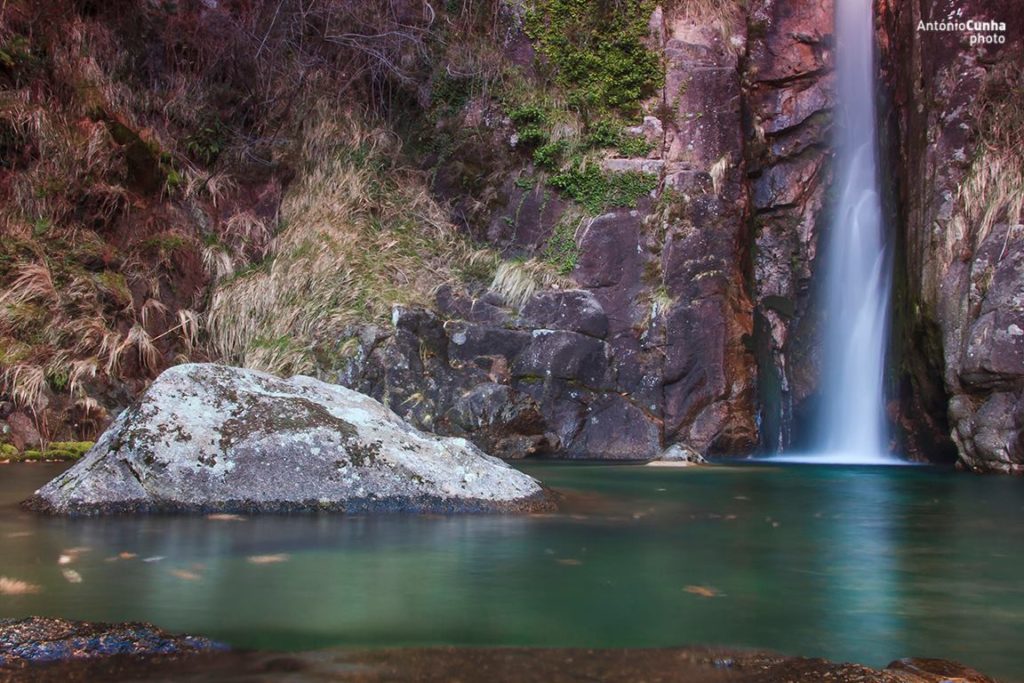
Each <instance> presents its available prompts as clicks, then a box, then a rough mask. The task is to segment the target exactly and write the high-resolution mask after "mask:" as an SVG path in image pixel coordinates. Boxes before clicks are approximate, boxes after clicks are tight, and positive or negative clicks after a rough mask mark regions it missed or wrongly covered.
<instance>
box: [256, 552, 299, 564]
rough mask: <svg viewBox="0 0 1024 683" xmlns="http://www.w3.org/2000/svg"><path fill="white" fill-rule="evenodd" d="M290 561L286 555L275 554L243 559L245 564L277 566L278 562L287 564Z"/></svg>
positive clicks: (289, 557)
mask: <svg viewBox="0 0 1024 683" xmlns="http://www.w3.org/2000/svg"><path fill="white" fill-rule="evenodd" d="M290 559H291V556H290V555H288V553H277V554H276V555H250V556H249V557H247V558H245V561H246V562H249V563H250V564H277V563H278V562H287V561H288V560H290Z"/></svg>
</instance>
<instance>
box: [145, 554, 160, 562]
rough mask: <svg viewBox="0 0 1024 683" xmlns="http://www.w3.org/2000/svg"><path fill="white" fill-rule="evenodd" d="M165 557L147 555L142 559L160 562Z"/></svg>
mask: <svg viewBox="0 0 1024 683" xmlns="http://www.w3.org/2000/svg"><path fill="white" fill-rule="evenodd" d="M163 559H164V556H163V555H154V556H153V557H145V558H143V559H142V561H143V562H160V561H161V560H163Z"/></svg>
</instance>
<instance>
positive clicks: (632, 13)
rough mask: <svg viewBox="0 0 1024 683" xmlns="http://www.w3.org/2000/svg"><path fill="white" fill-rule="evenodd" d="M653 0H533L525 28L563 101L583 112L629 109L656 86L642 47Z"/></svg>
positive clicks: (651, 61)
mask: <svg viewBox="0 0 1024 683" xmlns="http://www.w3.org/2000/svg"><path fill="white" fill-rule="evenodd" d="M654 6H655V3H654V1H653V0H620V1H619V2H607V0H534V1H533V3H532V4H531V6H530V7H529V8H528V10H527V12H526V31H527V34H528V35H529V36H530V37H531V38H532V39H533V41H534V43H535V45H536V47H537V49H538V50H539V51H540V52H541V54H543V55H544V56H545V57H547V59H548V60H549V61H550V63H551V64H552V66H554V68H555V78H556V81H557V82H558V84H559V85H560V86H561V87H562V88H563V89H564V90H565V91H566V93H567V95H568V98H569V101H570V103H571V104H573V105H574V106H577V107H579V108H581V109H582V110H583V111H584V112H588V113H595V112H602V111H607V110H616V111H619V112H622V113H634V112H635V111H636V110H637V109H638V108H639V105H640V102H641V101H642V100H643V99H644V98H646V97H649V96H650V95H652V94H653V93H654V92H655V91H656V90H657V89H658V88H659V87H660V86H661V84H662V82H663V80H664V73H663V69H662V66H661V62H660V61H659V59H658V56H657V55H656V54H655V53H653V52H651V51H650V50H648V49H647V47H646V45H645V44H644V40H645V39H646V38H647V33H648V29H647V21H648V19H649V18H650V16H651V12H652V11H653V10H654Z"/></svg>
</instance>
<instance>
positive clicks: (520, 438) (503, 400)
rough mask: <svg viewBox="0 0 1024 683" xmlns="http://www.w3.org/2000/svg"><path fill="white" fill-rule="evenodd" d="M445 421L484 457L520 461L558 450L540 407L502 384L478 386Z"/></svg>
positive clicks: (462, 398)
mask: <svg viewBox="0 0 1024 683" xmlns="http://www.w3.org/2000/svg"><path fill="white" fill-rule="evenodd" d="M448 419H449V420H450V421H451V422H452V423H453V424H454V426H455V427H456V428H457V429H458V430H460V431H461V433H465V434H466V435H467V436H469V437H470V438H473V437H476V438H474V442H475V443H476V444H477V445H479V446H480V447H481V448H483V449H485V450H486V451H487V452H488V453H490V454H492V455H495V456H498V457H501V458H510V459H515V458H523V457H526V456H529V455H536V454H539V453H548V452H551V451H553V450H555V449H557V448H558V444H559V441H558V437H557V436H555V435H554V434H551V433H548V432H546V431H545V428H546V423H545V420H544V417H543V415H541V411H540V406H538V405H537V403H536V402H535V401H534V400H533V399H532V398H530V397H529V396H527V395H525V394H522V393H520V392H518V391H516V390H515V389H513V388H512V387H510V386H508V385H505V384H495V383H493V382H491V383H485V384H480V385H478V386H476V387H474V388H473V389H471V390H470V391H468V392H467V393H465V394H463V395H462V396H460V397H459V398H458V399H457V400H456V401H455V405H454V406H453V407H452V409H451V410H450V411H449V413H448Z"/></svg>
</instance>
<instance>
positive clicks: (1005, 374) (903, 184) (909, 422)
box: [878, 0, 1024, 474]
mask: <svg viewBox="0 0 1024 683" xmlns="http://www.w3.org/2000/svg"><path fill="white" fill-rule="evenodd" d="M1019 10H1020V8H1019V6H1017V3H1015V2H1013V1H1012V0H964V1H963V2H957V3H950V2H948V0H915V1H914V2H897V1H895V0H883V1H882V2H879V4H878V16H879V29H880V44H881V62H882V67H883V76H884V79H885V82H886V86H887V89H888V102H889V103H890V104H889V110H888V111H887V112H886V114H887V121H889V123H890V129H891V130H890V132H891V135H892V136H893V137H894V138H896V139H897V141H898V145H896V147H895V148H896V149H898V155H899V157H898V159H897V160H896V164H895V165H896V169H895V171H896V173H895V175H896V178H895V180H896V181H897V183H898V190H899V206H900V207H901V212H900V214H901V215H900V225H899V232H900V237H901V239H902V247H903V249H902V254H901V256H902V258H903V263H901V264H899V266H900V268H899V270H898V272H899V273H901V275H902V278H901V279H902V281H901V282H898V283H897V287H898V291H901V292H902V295H901V297H900V299H901V300H898V304H899V307H898V309H897V310H898V316H899V320H898V321H897V322H898V327H899V328H900V329H902V330H903V335H902V340H901V341H902V342H903V348H902V353H901V354H900V358H901V365H900V370H901V372H902V375H903V380H902V384H903V386H904V392H903V394H904V395H903V398H902V402H901V408H902V415H901V419H902V422H903V424H904V426H905V428H906V431H907V433H908V448H909V449H910V450H911V451H914V450H917V451H919V452H920V454H921V456H922V457H935V455H936V454H938V453H940V452H941V451H942V450H943V449H944V448H948V441H947V440H946V436H945V435H946V434H949V433H951V435H952V439H953V441H954V442H955V444H956V448H957V451H958V458H959V463H960V464H961V465H962V466H964V467H967V468H970V469H973V470H976V471H998V472H1013V473H1018V474H1020V473H1024V442H1022V437H1021V426H1022V425H1024V391H1022V385H1024V256H1022V252H1021V245H1022V242H1021V240H1022V238H1024V234H1022V228H1021V226H1020V225H1019V224H1018V222H1017V220H1015V218H1016V217H1014V216H1012V215H1010V214H1008V213H1007V212H1006V211H1005V210H1003V209H999V208H998V206H999V202H998V201H995V198H996V195H993V194H991V192H977V191H975V192H971V191H970V189H969V188H970V182H969V181H970V180H971V178H972V177H977V174H978V173H979V172H981V171H982V166H983V165H985V164H991V163H993V159H994V158H995V157H999V156H1002V157H1003V158H1004V159H1005V160H1008V163H1009V166H1008V167H1007V169H1006V172H1005V173H1000V174H998V175H997V177H999V178H1002V179H1006V178H1012V177H1013V173H1012V172H1011V169H1012V168H1014V167H1015V168H1016V169H1017V173H1019V169H1020V167H1021V163H1022V162H1021V157H1020V150H1019V149H1017V150H1011V149H1005V148H1003V147H1005V146H1004V145H994V146H991V145H990V146H989V147H988V148H986V146H985V145H984V144H983V140H982V135H985V134H987V133H988V132H987V131H985V130H982V128H983V127H984V122H985V120H986V116H985V114H984V111H985V107H991V106H994V105H993V101H995V102H998V101H999V99H998V98H1001V97H1013V96H1014V95H1013V93H1014V92H1016V97H1017V98H1018V99H1017V106H1018V111H1019V107H1020V106H1021V100H1020V97H1021V96H1020V80H1019V71H1020V64H1021V63H1022V51H1021V48H1022V40H1021V34H1020V31H1019V28H1018V27H1019V22H1016V19H1017V17H1018V16H1019ZM956 18H959V20H962V21H966V20H967V19H975V20H998V21H1002V22H1005V23H1006V25H1007V29H1008V30H1007V31H1006V33H1005V34H1004V35H1005V43H1003V44H997V45H986V46H971V45H969V43H968V34H965V33H963V32H957V31H953V32H938V31H920V30H918V24H919V22H920V21H922V20H923V21H925V22H927V21H942V20H945V19H956ZM1015 22H1016V24H1015ZM1014 74H1016V76H1014ZM1015 77H1016V79H1017V80H1016V83H1014V80H1013V79H1014V78H1015ZM993 98H996V99H995V100H993ZM988 139H989V140H991V136H989V138H988ZM1015 190H1016V193H1017V194H1019V193H1020V192H1021V191H1022V190H1024V188H1021V187H1020V186H1017V187H1016V188H1015ZM972 195H977V196H972ZM979 201H981V202H982V203H984V204H986V205H987V206H997V209H996V211H995V212H994V215H993V216H992V221H991V223H990V224H989V225H986V221H985V220H984V215H983V213H981V214H979V212H977V211H974V210H972V208H971V204H972V202H973V203H977V202H979Z"/></svg>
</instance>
